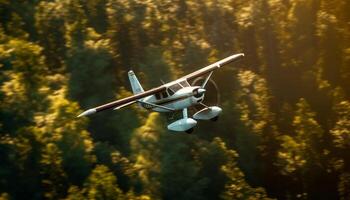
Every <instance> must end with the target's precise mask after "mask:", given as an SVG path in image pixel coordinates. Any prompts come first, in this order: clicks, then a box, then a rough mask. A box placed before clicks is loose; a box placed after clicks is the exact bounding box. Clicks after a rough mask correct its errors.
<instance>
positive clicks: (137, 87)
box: [128, 70, 144, 94]
mask: <svg viewBox="0 0 350 200" xmlns="http://www.w3.org/2000/svg"><path fill="white" fill-rule="evenodd" d="M128 76H129V81H130V84H131V89H132V92H133V93H134V94H139V93H141V92H144V90H143V88H142V86H141V84H140V82H139V80H138V79H137V77H136V75H135V73H134V72H133V71H132V70H130V71H129V72H128Z"/></svg>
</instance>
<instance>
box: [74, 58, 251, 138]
mask: <svg viewBox="0 0 350 200" xmlns="http://www.w3.org/2000/svg"><path fill="white" fill-rule="evenodd" d="M242 57H244V54H243V53H240V54H235V55H231V56H229V57H227V58H224V59H222V60H219V61H217V62H215V63H213V64H211V65H209V66H207V67H204V68H202V69H199V70H197V71H195V72H192V73H190V74H188V75H186V76H183V77H181V78H179V79H177V80H175V81H172V82H169V83H165V84H163V85H161V86H159V87H156V88H153V89H150V90H147V91H144V90H143V88H142V86H141V84H140V82H139V81H138V79H137V77H136V76H135V73H134V72H133V71H131V70H130V71H129V72H128V76H129V80H130V84H131V89H132V91H133V93H134V95H133V96H130V97H126V98H123V99H120V100H116V101H113V102H110V103H107V104H104V105H101V106H98V107H95V108H91V109H88V110H86V111H84V112H83V113H81V114H80V115H78V117H82V116H87V115H91V114H94V113H97V112H101V111H104V110H107V109H113V110H118V109H120V108H123V107H126V106H129V105H132V104H134V103H138V104H139V105H140V106H141V107H143V108H145V109H148V110H153V111H156V112H174V111H178V110H182V115H183V118H182V119H179V120H177V121H175V122H173V123H171V124H169V125H168V127H167V128H168V129H169V130H171V131H179V132H187V133H191V132H192V131H193V128H194V127H195V126H196V125H197V121H196V120H212V121H216V120H217V119H218V116H219V115H220V113H221V112H222V109H221V108H220V107H218V106H207V105H205V104H204V103H203V102H202V101H203V99H204V94H205V92H206V89H205V86H206V85H207V83H208V81H209V79H210V77H211V75H212V74H213V72H214V70H216V69H219V68H220V67H222V66H224V65H227V64H229V63H231V62H234V61H237V60H239V59H241V58H242ZM204 75H207V76H206V78H205V80H204V82H203V83H202V85H201V86H191V85H190V84H189V82H188V81H189V80H193V79H195V78H198V77H202V76H204ZM198 104H200V105H202V106H203V107H204V108H203V109H202V110H200V111H198V112H196V113H195V114H194V115H193V118H190V117H188V111H187V109H188V108H189V107H191V106H195V105H198Z"/></svg>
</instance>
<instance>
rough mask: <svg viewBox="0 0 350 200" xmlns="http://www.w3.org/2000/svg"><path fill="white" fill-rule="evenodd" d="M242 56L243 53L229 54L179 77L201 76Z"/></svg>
mask: <svg viewBox="0 0 350 200" xmlns="http://www.w3.org/2000/svg"><path fill="white" fill-rule="evenodd" d="M243 57H244V54H243V53H240V54H235V55H232V56H229V57H227V58H224V59H222V60H219V61H217V62H216V63H213V64H211V65H209V66H206V67H204V68H202V69H199V70H197V71H195V72H192V73H190V74H188V75H186V76H184V77H182V78H180V79H186V80H191V79H195V78H197V77H200V76H203V75H204V74H208V73H210V72H212V71H214V70H216V69H218V68H220V67H222V66H224V65H227V64H229V63H232V62H234V61H237V60H239V59H241V58H243Z"/></svg>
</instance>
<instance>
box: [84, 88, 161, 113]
mask: <svg viewBox="0 0 350 200" xmlns="http://www.w3.org/2000/svg"><path fill="white" fill-rule="evenodd" d="M164 90H166V87H165V86H164V85H162V86H159V87H156V88H153V89H150V90H147V91H144V92H142V93H139V94H136V95H133V96H130V97H126V98H123V99H119V100H116V101H112V102H110V103H107V104H103V105H101V106H97V107H95V108H91V109H89V110H86V111H84V112H83V113H81V114H80V115H78V117H82V116H86V115H91V114H94V113H97V112H100V111H103V110H107V109H111V108H117V107H119V108H120V107H124V106H127V105H131V104H133V103H136V102H137V100H139V99H142V98H144V97H147V96H150V95H153V94H155V93H159V92H162V91H164Z"/></svg>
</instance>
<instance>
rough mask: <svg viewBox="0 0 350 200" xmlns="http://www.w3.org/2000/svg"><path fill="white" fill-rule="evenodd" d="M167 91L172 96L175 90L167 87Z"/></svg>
mask: <svg viewBox="0 0 350 200" xmlns="http://www.w3.org/2000/svg"><path fill="white" fill-rule="evenodd" d="M167 92H168V94H169V95H170V96H172V95H173V94H174V93H175V92H174V91H173V90H172V89H170V88H168V89H167Z"/></svg>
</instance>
